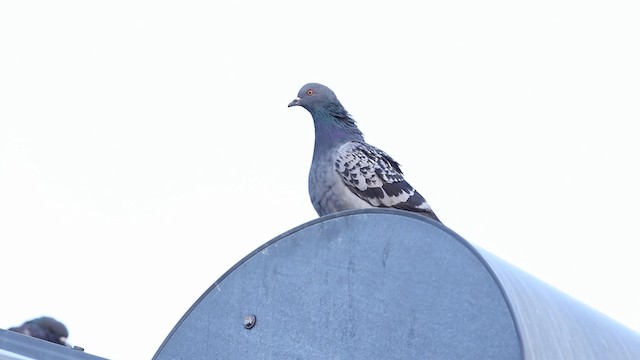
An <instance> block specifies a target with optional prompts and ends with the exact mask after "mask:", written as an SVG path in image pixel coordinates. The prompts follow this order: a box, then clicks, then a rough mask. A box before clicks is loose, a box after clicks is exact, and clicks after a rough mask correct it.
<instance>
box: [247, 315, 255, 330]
mask: <svg viewBox="0 0 640 360" xmlns="http://www.w3.org/2000/svg"><path fill="white" fill-rule="evenodd" d="M255 325H256V316H255V315H253V314H249V315H246V316H245V317H244V328H245V329H247V330H249V329H251V328H252V327H254V326H255Z"/></svg>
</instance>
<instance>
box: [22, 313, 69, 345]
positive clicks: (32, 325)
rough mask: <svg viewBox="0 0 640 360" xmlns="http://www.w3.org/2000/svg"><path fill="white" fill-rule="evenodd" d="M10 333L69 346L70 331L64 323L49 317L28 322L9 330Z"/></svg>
mask: <svg viewBox="0 0 640 360" xmlns="http://www.w3.org/2000/svg"><path fill="white" fill-rule="evenodd" d="M9 331H13V332H17V333H20V334H24V335H27V336H31V337H35V338H38V339H42V340H46V341H49V342H52V343H56V344H60V345H67V338H68V337H69V331H68V330H67V327H66V326H64V324H63V323H61V322H60V321H58V320H56V319H53V318H50V317H47V316H43V317H39V318H37V319H33V320H29V321H26V322H24V323H23V324H22V325H20V326H16V327H12V328H9Z"/></svg>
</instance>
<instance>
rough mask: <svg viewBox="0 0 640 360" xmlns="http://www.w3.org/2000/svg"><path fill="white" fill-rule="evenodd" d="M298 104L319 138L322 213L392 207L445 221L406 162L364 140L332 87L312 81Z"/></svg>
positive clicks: (314, 192) (316, 158)
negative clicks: (405, 170) (413, 181)
mask: <svg viewBox="0 0 640 360" xmlns="http://www.w3.org/2000/svg"><path fill="white" fill-rule="evenodd" d="M292 106H302V107H303V108H305V109H307V111H309V113H311V116H312V117H313V124H314V127H315V134H316V138H315V146H314V150H313V160H312V162H311V170H310V172H309V195H310V197H311V203H312V204H313V207H314V208H315V209H316V212H317V213H318V215H320V216H324V215H327V214H331V213H334V212H338V211H343V210H353V209H363V208H371V207H387V208H396V209H401V210H408V211H412V212H416V213H419V214H423V215H425V216H428V217H430V218H432V219H434V220H437V221H440V220H439V219H438V217H437V216H436V215H435V213H434V212H433V210H432V209H431V207H430V206H429V204H428V203H427V201H426V200H425V199H424V198H423V197H422V195H420V194H419V193H418V192H417V191H416V190H415V189H414V188H413V187H412V186H411V185H409V183H408V182H407V181H406V180H405V179H404V176H403V175H402V171H401V170H400V165H399V164H398V163H397V162H396V161H395V160H393V158H391V156H389V155H388V154H387V153H385V152H384V151H382V150H380V149H378V148H376V147H374V146H372V145H369V144H367V143H366V142H365V141H364V137H363V135H362V132H360V130H359V129H358V127H357V126H356V122H355V120H353V118H352V117H351V115H350V114H349V113H348V112H347V110H345V108H344V107H343V106H342V104H341V103H340V101H338V98H337V97H336V95H335V94H334V93H333V91H331V89H329V88H328V87H326V86H324V85H321V84H316V83H309V84H306V85H305V86H303V87H302V89H300V92H299V93H298V97H297V98H296V99H294V100H293V101H292V102H291V103H289V107H292Z"/></svg>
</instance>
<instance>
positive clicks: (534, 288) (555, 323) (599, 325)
mask: <svg viewBox="0 0 640 360" xmlns="http://www.w3.org/2000/svg"><path fill="white" fill-rule="evenodd" d="M478 250H479V252H480V253H481V254H482V255H483V257H484V259H485V260H486V261H487V263H488V264H489V266H490V267H491V268H492V270H493V271H494V272H495V274H496V276H497V277H498V279H499V281H500V285H501V286H502V288H503V289H504V291H505V294H506V296H507V299H508V301H509V303H510V305H511V309H512V311H513V316H514V319H515V321H516V325H517V327H518V330H519V333H520V336H521V337H522V343H523V346H524V347H523V352H524V354H525V359H580V360H583V359H594V360H601V359H622V360H624V359H629V360H632V359H640V335H639V334H637V333H636V332H634V331H632V330H631V329H628V328H626V327H624V326H623V325H621V324H620V323H618V322H616V321H614V320H612V319H610V318H609V317H607V316H605V315H603V314H602V313H600V312H598V311H596V310H594V309H592V308H590V307H588V306H587V305H585V304H583V303H581V302H579V301H577V300H575V299H574V298H572V297H570V296H568V295H566V294H564V293H562V292H561V291H559V290H557V289H555V288H553V287H551V286H550V285H548V284H546V283H544V282H542V281H540V280H539V279H537V278H535V277H533V276H531V275H529V274H527V273H525V272H524V271H522V270H520V269H518V268H516V267H514V266H512V265H510V264H508V263H506V262H505V261H504V260H501V259H500V258H498V257H496V256H495V255H493V254H491V253H489V252H487V251H485V250H483V249H479V248H478Z"/></svg>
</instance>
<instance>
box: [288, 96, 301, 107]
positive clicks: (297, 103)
mask: <svg viewBox="0 0 640 360" xmlns="http://www.w3.org/2000/svg"><path fill="white" fill-rule="evenodd" d="M298 105H300V98H299V97H297V98H295V99H293V101H292V102H290V103H289V105H287V107H292V106H298Z"/></svg>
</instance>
